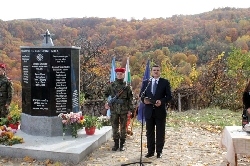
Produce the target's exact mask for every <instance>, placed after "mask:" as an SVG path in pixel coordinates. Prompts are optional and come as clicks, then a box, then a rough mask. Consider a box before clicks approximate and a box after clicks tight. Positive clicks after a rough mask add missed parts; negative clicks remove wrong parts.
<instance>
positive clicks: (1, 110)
mask: <svg viewBox="0 0 250 166" xmlns="http://www.w3.org/2000/svg"><path fill="white" fill-rule="evenodd" d="M8 114H9V109H7V108H6V107H5V105H0V118H6V117H7V115H8Z"/></svg>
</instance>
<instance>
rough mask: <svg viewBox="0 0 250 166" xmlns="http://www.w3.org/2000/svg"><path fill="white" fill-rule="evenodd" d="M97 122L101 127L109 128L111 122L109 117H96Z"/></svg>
mask: <svg viewBox="0 0 250 166" xmlns="http://www.w3.org/2000/svg"><path fill="white" fill-rule="evenodd" d="M98 118H99V120H100V121H101V123H102V126H111V122H110V117H109V116H103V115H102V116H100V117H98Z"/></svg>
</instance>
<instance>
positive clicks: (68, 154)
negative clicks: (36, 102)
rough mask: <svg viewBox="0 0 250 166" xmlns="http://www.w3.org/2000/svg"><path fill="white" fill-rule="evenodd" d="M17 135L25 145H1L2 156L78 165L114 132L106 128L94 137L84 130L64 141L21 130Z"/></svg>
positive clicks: (65, 138) (59, 137) (67, 137)
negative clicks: (29, 133)
mask: <svg viewBox="0 0 250 166" xmlns="http://www.w3.org/2000/svg"><path fill="white" fill-rule="evenodd" d="M43 130H46V129H43ZM61 134H62V133H61ZM15 135H16V136H20V137H22V138H23V139H24V143H22V144H15V145H13V146H5V145H0V149H1V150H0V156H6V157H15V158H24V157H26V156H29V157H31V158H34V159H37V160H47V159H51V160H53V161H59V162H60V161H62V162H63V161H67V162H72V163H74V164H77V163H79V162H80V161H81V160H83V159H84V158H85V156H87V155H88V154H90V153H91V152H92V151H94V150H95V149H96V148H98V147H100V146H101V144H102V143H104V142H106V141H108V140H109V139H110V138H111V135H112V132H111V126H104V127H102V128H101V129H100V130H98V129H96V132H95V134H94V135H86V133H85V130H84V129H82V130H79V131H78V137H77V138H73V137H72V136H71V135H68V136H65V137H64V139H63V136H56V137H45V136H32V135H28V134H26V133H24V132H23V131H21V130H17V133H16V134H15Z"/></svg>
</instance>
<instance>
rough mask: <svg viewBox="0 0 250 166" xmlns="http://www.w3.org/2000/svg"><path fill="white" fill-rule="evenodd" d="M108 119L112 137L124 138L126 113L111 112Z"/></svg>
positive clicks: (125, 133)
mask: <svg viewBox="0 0 250 166" xmlns="http://www.w3.org/2000/svg"><path fill="white" fill-rule="evenodd" d="M110 121H111V125H112V132H113V139H126V135H127V131H126V124H127V121H128V116H127V114H111V116H110Z"/></svg>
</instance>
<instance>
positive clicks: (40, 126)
mask: <svg viewBox="0 0 250 166" xmlns="http://www.w3.org/2000/svg"><path fill="white" fill-rule="evenodd" d="M21 124H22V125H21V130H22V131H23V132H25V133H26V134H29V135H35V136H47V137H54V136H61V135H62V121H61V119H60V118H59V117H58V116H31V115H29V114H25V113H22V114H21ZM66 135H68V134H66Z"/></svg>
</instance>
